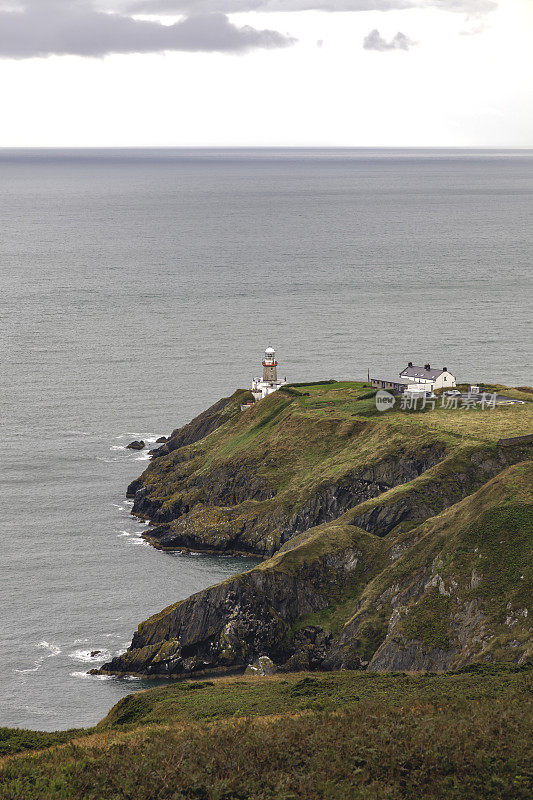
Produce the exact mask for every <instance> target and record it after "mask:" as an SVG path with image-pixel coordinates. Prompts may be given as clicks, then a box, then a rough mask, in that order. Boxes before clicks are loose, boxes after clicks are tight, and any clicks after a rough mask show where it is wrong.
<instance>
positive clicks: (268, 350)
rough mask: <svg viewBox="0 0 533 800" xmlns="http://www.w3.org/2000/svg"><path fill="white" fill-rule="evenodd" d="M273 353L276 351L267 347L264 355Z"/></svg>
mask: <svg viewBox="0 0 533 800" xmlns="http://www.w3.org/2000/svg"><path fill="white" fill-rule="evenodd" d="M275 352H276V351H275V350H274V348H273V347H267V349H266V350H265V353H275Z"/></svg>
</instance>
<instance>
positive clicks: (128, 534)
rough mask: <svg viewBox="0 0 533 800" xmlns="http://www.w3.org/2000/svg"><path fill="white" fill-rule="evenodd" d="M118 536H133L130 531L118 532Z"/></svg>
mask: <svg viewBox="0 0 533 800" xmlns="http://www.w3.org/2000/svg"><path fill="white" fill-rule="evenodd" d="M117 536H131V533H130V532H129V531H122V532H121V533H119V534H117Z"/></svg>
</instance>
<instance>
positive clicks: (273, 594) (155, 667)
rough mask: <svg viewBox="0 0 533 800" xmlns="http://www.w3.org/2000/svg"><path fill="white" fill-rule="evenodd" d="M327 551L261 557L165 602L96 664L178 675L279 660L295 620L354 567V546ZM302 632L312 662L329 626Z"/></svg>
mask: <svg viewBox="0 0 533 800" xmlns="http://www.w3.org/2000/svg"><path fill="white" fill-rule="evenodd" d="M330 555H331V554H328V555H327V556H325V557H317V558H313V559H311V560H310V562H309V563H306V562H305V561H303V562H302V563H301V564H300V565H299V566H297V567H295V568H294V569H292V570H290V571H284V570H278V569H276V568H275V566H274V564H270V566H268V567H266V568H263V565H259V566H258V567H255V568H254V569H252V570H250V571H249V572H244V573H241V574H240V575H236V576H234V577H233V578H230V579H229V580H227V581H225V582H224V583H222V584H219V585H218V586H213V587H211V588H209V589H205V590H204V591H202V592H199V593H198V594H196V595H193V596H192V597H190V598H188V599H187V600H184V601H181V602H180V603H177V604H176V605H175V606H170V607H169V608H167V609H165V610H164V611H163V612H161V614H158V615H155V616H154V617H152V618H151V619H149V620H147V621H146V622H144V623H142V624H141V625H140V626H139V628H138V630H137V632H136V633H135V634H134V637H133V641H132V644H131V647H130V648H129V649H128V651H127V652H126V653H124V654H122V655H120V656H117V657H115V658H114V659H113V660H112V661H110V662H109V663H107V664H105V665H104V666H103V667H102V672H103V673H105V674H107V673H123V672H141V673H144V674H149V675H174V676H182V677H184V676H186V675H187V674H191V673H196V672H202V671H208V672H209V671H211V670H213V669H220V668H225V669H231V668H237V667H239V666H240V667H241V668H242V669H244V668H245V667H246V665H247V664H250V663H252V664H253V663H254V662H255V661H256V660H257V659H258V658H259V657H260V656H265V655H266V656H268V657H269V658H270V659H272V661H273V662H274V663H276V664H284V663H285V662H287V661H288V659H289V658H290V657H291V656H293V655H294V654H295V652H296V649H297V647H298V644H296V645H295V643H294V642H293V641H292V626H293V624H294V622H295V620H296V619H297V618H298V617H301V616H302V615H304V614H310V613H313V612H316V611H320V610H322V609H324V608H326V607H327V605H328V600H327V595H328V594H331V592H332V591H333V592H338V591H341V590H342V587H343V586H344V585H345V584H346V583H347V581H349V580H350V579H351V577H352V575H353V570H352V566H353V557H354V550H353V548H351V547H344V548H343V549H342V550H341V551H338V552H337V556H336V558H335V559H334V560H331V559H330V558H328V557H329V556H330ZM359 555H360V554H359ZM287 557H288V558H290V554H287ZM274 561H275V560H274ZM332 564H334V565H335V566H332ZM346 566H347V569H345V567H346ZM302 637H303V638H302V642H305V645H306V647H307V646H309V648H308V649H309V658H308V661H309V662H312V661H315V662H316V663H317V664H318V662H319V661H320V660H321V659H322V653H321V652H320V650H321V648H324V647H325V646H326V641H327V640H328V634H325V635H322V634H319V632H314V631H308V632H307V633H302ZM311 651H313V652H312V653H311Z"/></svg>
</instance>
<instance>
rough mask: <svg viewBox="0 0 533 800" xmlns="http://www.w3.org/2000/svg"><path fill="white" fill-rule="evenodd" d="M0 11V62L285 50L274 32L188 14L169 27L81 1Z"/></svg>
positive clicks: (57, 0) (217, 16) (41, 1)
mask: <svg viewBox="0 0 533 800" xmlns="http://www.w3.org/2000/svg"><path fill="white" fill-rule="evenodd" d="M13 5H14V4H13V3H9V4H8V3H6V2H5V0H3V2H2V5H1V6H0V57H7V58H32V57H42V56H49V55H80V56H104V55H107V54H109V53H149V52H151V53H155V52H164V51H169V50H187V51H218V52H243V51H246V50H251V49H254V48H275V47H286V46H288V45H291V44H293V43H294V41H295V40H294V39H291V38H290V37H288V36H284V35H283V34H281V33H278V32H277V31H272V30H256V29H255V28H252V27H250V26H248V25H246V26H244V27H237V26H236V25H233V24H232V23H231V22H230V21H229V20H228V18H227V16H225V14H222V13H219V12H216V13H215V12H214V13H205V14H194V15H192V16H188V17H185V18H184V19H182V20H180V21H178V22H177V23H175V24H173V25H162V24H161V23H159V22H152V21H147V20H139V19H134V18H133V17H131V16H128V15H126V14H124V13H106V12H104V11H102V10H98V9H96V8H95V7H94V6H93V5H92V4H91V3H90V2H86V1H85V0H67V2H62V1H61V0H36V1H35V0H25V1H24V2H23V3H22V4H21V6H19V8H18V10H12V8H13ZM2 8H3V9H4V10H2Z"/></svg>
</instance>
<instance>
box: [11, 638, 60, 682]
mask: <svg viewBox="0 0 533 800" xmlns="http://www.w3.org/2000/svg"><path fill="white" fill-rule="evenodd" d="M37 647H38V648H39V650H48V653H46V655H44V656H39V658H36V659H35V661H34V662H33V667H27V668H26V669H15V670H14V671H15V672H19V673H21V674H24V673H25V672H37V670H38V669H40V668H41V667H42V665H43V663H44V661H45V659H47V658H52V657H53V656H58V655H59V654H60V652H61V648H60V647H58V646H57V645H56V644H50V642H45V641H42V642H39V643H38V644H37Z"/></svg>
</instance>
